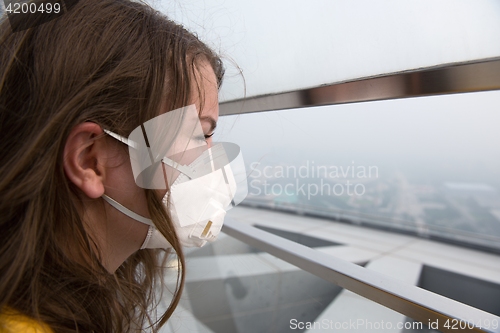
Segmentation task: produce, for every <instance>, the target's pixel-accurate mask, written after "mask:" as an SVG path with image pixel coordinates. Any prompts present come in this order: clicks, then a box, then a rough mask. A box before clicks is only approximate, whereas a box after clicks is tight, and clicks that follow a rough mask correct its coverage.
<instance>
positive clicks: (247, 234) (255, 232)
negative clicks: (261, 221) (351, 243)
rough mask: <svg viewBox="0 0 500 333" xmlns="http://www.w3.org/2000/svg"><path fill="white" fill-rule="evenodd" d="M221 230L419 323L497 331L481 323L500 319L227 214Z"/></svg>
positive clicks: (477, 330)
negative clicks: (239, 220) (454, 325)
mask: <svg viewBox="0 0 500 333" xmlns="http://www.w3.org/2000/svg"><path fill="white" fill-rule="evenodd" d="M222 231H223V232H224V233H226V234H228V235H229V236H232V237H234V238H236V239H238V240H240V241H242V242H244V243H246V244H248V245H250V246H253V247H256V248H258V249H259V250H262V251H265V252H267V253H269V254H271V255H273V256H275V257H277V258H280V259H282V260H284V261H286V262H288V263H290V264H292V265H294V266H297V267H299V268H301V269H303V270H305V271H307V272H309V273H312V274H314V275H316V276H318V277H320V278H322V279H324V280H327V281H329V282H332V283H334V284H336V285H338V286H340V287H343V288H345V289H348V290H350V291H352V292H354V293H356V294H358V295H360V296H362V297H365V298H368V299H370V300H372V301H375V302H377V303H379V304H381V305H383V306H385V307H388V308H390V309H393V310H395V311H397V312H399V313H402V314H404V315H406V316H408V317H410V318H413V319H414V320H418V321H420V322H422V323H424V324H425V323H428V322H432V323H438V325H437V326H438V327H439V328H438V329H439V330H440V331H442V332H457V329H456V328H452V327H451V326H448V327H446V323H448V324H450V322H453V321H454V320H455V322H459V323H460V324H462V326H464V325H465V326H466V327H465V328H460V331H463V332H488V333H500V328H496V329H493V328H486V327H479V326H478V325H480V323H485V322H486V321H488V320H489V323H492V322H494V321H495V320H496V322H497V323H500V317H498V316H496V315H493V314H491V313H488V312H485V311H482V310H480V309H476V308H474V307H471V306H469V305H466V304H463V303H460V302H457V301H455V300H452V299H449V298H447V297H444V296H441V295H438V294H435V293H432V292H430V291H427V290H424V289H421V288H419V287H416V286H413V285H410V284H406V283H403V282H401V281H399V280H396V279H393V278H390V277H388V276H386V275H384V274H381V273H378V272H375V271H371V270H369V269H366V268H364V267H361V266H358V265H356V264H353V263H350V262H347V261H344V260H341V259H338V258H335V257H333V256H331V255H328V254H325V253H322V252H319V251H317V250H315V249H312V248H309V247H307V246H304V245H301V244H298V243H295V242H293V241H290V240H287V239H284V238H282V237H279V236H276V235H273V234H271V233H268V232H266V231H263V230H260V229H257V228H255V227H252V226H250V225H248V224H244V223H239V222H236V221H233V220H231V219H230V218H226V221H225V224H224V227H223V229H222Z"/></svg>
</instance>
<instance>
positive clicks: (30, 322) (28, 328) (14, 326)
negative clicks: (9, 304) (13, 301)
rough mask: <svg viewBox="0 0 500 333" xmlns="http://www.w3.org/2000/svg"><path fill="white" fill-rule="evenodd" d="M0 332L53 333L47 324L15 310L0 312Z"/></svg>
mask: <svg viewBox="0 0 500 333" xmlns="http://www.w3.org/2000/svg"><path fill="white" fill-rule="evenodd" d="M0 333H54V331H52V330H51V329H50V328H49V327H48V326H47V325H45V324H44V323H41V322H38V321H36V320H34V319H31V318H29V317H26V316H24V315H22V314H19V313H17V312H15V311H5V312H4V313H2V314H0Z"/></svg>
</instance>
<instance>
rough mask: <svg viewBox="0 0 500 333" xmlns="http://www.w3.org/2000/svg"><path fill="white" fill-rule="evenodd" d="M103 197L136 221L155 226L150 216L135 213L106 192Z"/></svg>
mask: <svg viewBox="0 0 500 333" xmlns="http://www.w3.org/2000/svg"><path fill="white" fill-rule="evenodd" d="M102 198H103V199H104V200H106V202H107V203H109V204H110V205H111V206H113V207H114V208H116V209H118V210H119V211H120V212H122V213H123V214H125V215H127V216H128V217H130V218H132V219H134V220H136V221H139V222H142V223H144V224H147V225H150V226H154V224H153V221H152V220H150V219H148V218H145V217H144V216H141V215H139V214H136V213H134V212H133V211H131V210H130V209H128V208H127V207H125V206H123V205H122V204H120V203H119V202H117V201H115V200H113V199H111V198H110V197H108V196H107V195H106V194H103V195H102Z"/></svg>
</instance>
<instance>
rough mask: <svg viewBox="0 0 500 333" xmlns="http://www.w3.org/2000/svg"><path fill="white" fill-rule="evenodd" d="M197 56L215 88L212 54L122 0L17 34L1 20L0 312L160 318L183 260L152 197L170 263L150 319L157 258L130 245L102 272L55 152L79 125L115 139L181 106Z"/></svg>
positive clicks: (139, 323) (55, 323)
mask: <svg viewBox="0 0 500 333" xmlns="http://www.w3.org/2000/svg"><path fill="white" fill-rule="evenodd" d="M200 58H203V59H204V60H208V61H209V63H210V64H211V66H212V68H213V69H214V72H215V74H216V76H217V79H218V81H219V85H220V83H221V81H222V76H223V72H224V71H223V67H222V62H221V60H220V59H219V57H218V56H217V55H216V54H215V53H214V52H213V51H212V50H211V49H209V48H208V47H207V46H206V45H205V44H204V43H202V42H201V41H199V40H198V38H197V37H196V36H195V35H193V34H192V33H190V32H188V31H187V30H185V29H184V28H183V27H182V26H180V25H178V24H176V23H174V22H173V21H171V20H169V19H168V18H167V17H165V16H164V15H162V14H161V13H158V12H156V11H155V10H153V9H152V8H150V7H148V6H147V5H144V4H142V3H138V2H133V1H128V0H80V1H79V2H78V4H77V5H75V7H73V8H72V9H71V10H70V11H69V12H68V13H66V14H64V15H62V16H61V17H59V18H57V19H54V20H52V21H49V22H47V23H44V24H41V25H39V26H36V27H33V28H30V29H27V30H24V31H20V32H16V33H12V31H11V28H10V26H9V23H8V21H7V20H3V22H1V24H0V133H1V139H0V162H1V163H0V239H1V240H0V311H2V309H6V308H10V309H14V310H16V311H18V312H20V313H23V314H25V315H27V316H29V317H32V318H35V319H37V320H40V321H43V322H45V323H47V324H48V325H49V326H50V327H51V328H52V329H53V330H54V331H55V332H75V331H76V332H92V331H93V332H127V331H135V330H137V331H139V330H141V329H142V328H144V327H145V326H150V325H151V326H152V330H153V331H156V330H157V329H158V328H159V327H161V325H163V324H164V323H165V322H166V320H167V319H168V318H169V317H170V315H171V314H172V312H173V311H174V309H175V307H176V306H177V304H178V302H179V298H180V292H181V290H182V287H183V284H184V274H185V273H184V270H183V269H182V268H183V267H184V257H183V255H182V250H181V246H180V244H179V242H178V240H177V237H176V235H175V231H174V228H173V225H172V222H171V219H170V217H169V215H168V213H167V211H166V210H165V208H164V206H163V205H162V203H161V198H159V197H158V194H157V193H156V192H154V191H152V190H145V192H146V196H147V199H148V208H149V212H150V216H151V218H152V220H153V221H154V222H155V224H156V225H157V227H158V229H159V230H160V232H161V233H162V234H163V235H164V236H165V237H166V238H167V240H168V241H169V242H170V243H171V244H172V246H173V251H175V254H176V258H177V260H178V264H179V267H180V270H179V273H178V275H177V287H176V289H175V290H174V291H173V298H172V299H173V300H172V302H171V304H170V307H169V308H168V309H167V311H166V313H164V314H163V315H161V316H160V318H159V319H157V318H156V317H154V315H151V313H153V312H152V310H153V309H154V307H155V304H156V302H157V300H156V299H155V288H154V287H155V285H156V284H157V283H158V282H161V281H162V278H163V274H164V271H165V270H164V266H165V262H166V260H167V255H164V253H163V252H161V251H160V250H141V251H138V252H136V253H135V254H134V255H132V256H131V257H129V258H128V259H127V260H126V261H125V262H124V264H123V265H122V266H121V267H120V268H118V270H117V271H116V272H115V273H114V274H110V273H108V272H107V271H106V269H105V268H104V267H103V266H102V265H101V262H100V260H99V253H96V251H95V250H94V249H95V246H94V245H95V242H94V241H93V240H92V239H91V237H90V236H89V235H88V234H87V233H86V231H85V228H84V225H83V222H82V216H81V215H82V212H81V207H80V206H79V205H78V200H79V199H78V198H79V193H78V189H77V188H76V187H75V186H73V184H72V183H71V182H69V181H68V180H67V178H66V177H65V174H64V170H63V150H64V144H65V142H66V139H67V137H68V135H69V133H70V131H71V129H72V128H73V127H74V126H76V125H77V124H79V123H82V122H85V121H92V122H95V123H97V124H99V125H101V127H103V128H106V129H109V130H111V131H113V132H115V133H118V134H120V135H122V136H125V137H126V136H128V134H129V133H130V132H131V131H132V130H133V129H134V128H136V127H137V126H139V125H140V124H142V123H143V122H145V121H147V120H149V119H151V118H153V117H155V116H157V115H158V114H159V112H160V105H162V107H165V108H166V109H167V110H174V109H177V108H180V107H183V106H186V105H187V104H188V102H189V101H190V99H191V97H192V95H193V94H195V93H200V91H199V89H198V92H196V91H191V90H192V88H191V87H192V81H193V80H194V79H195V78H194V75H193V73H194V72H195V71H197V63H198V60H200ZM98 200H102V199H98ZM165 221H166V222H167V223H165ZM68 244H70V246H71V249H72V251H71V254H70V253H68V251H66V249H67V246H68ZM167 254H168V253H167ZM75 256H78V257H80V258H85V262H83V263H82V262H81V261H78V260H74V257H75ZM169 259H170V258H169Z"/></svg>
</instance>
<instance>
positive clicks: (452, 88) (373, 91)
mask: <svg viewBox="0 0 500 333" xmlns="http://www.w3.org/2000/svg"><path fill="white" fill-rule="evenodd" d="M498 89H500V58H491V59H478V60H475V61H472V62H466V63H457V64H443V65H441V66H438V67H431V68H423V69H417V70H411V71H405V72H399V73H392V74H384V75H381V76H377V77H367V78H359V79H356V80H352V81H348V82H339V83H334V84H331V85H324V86H319V87H311V88H305V89H301V90H296V91H289V92H282V93H277V94H271V95H263V96H255V97H250V98H243V99H238V100H232V101H227V102H222V103H220V109H219V110H220V111H219V112H220V115H221V116H224V115H234V114H242V113H251V112H262V111H276V110H285V109H294V108H305V107H313V106H322V105H336V104H345V103H358V102H367V101H380V100H387V99H399V98H409V97H422V96H431V95H443V94H455V93H466V92H478V91H488V90H498Z"/></svg>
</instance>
